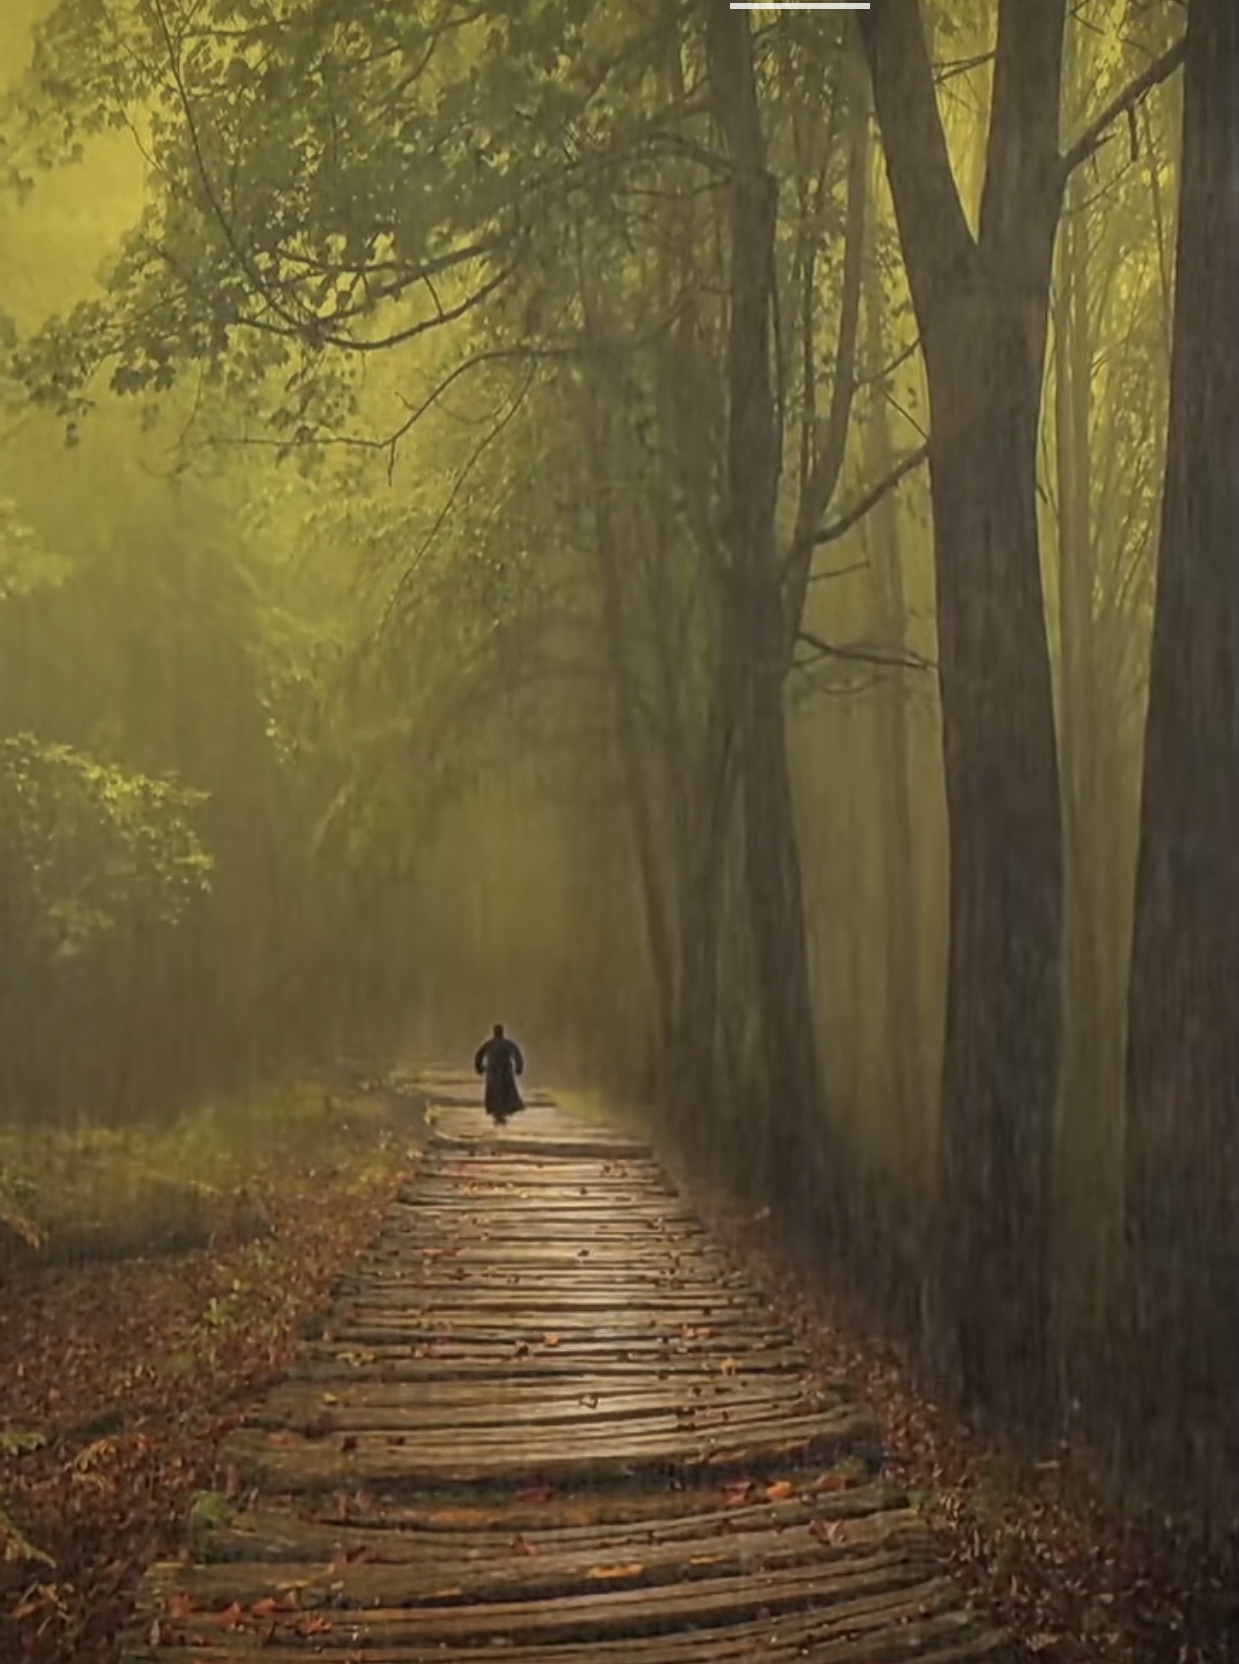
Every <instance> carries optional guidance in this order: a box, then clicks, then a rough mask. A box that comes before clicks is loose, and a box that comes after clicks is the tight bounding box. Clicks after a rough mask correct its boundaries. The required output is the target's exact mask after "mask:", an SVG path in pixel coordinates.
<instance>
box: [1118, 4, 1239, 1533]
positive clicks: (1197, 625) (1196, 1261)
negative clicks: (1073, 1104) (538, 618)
mask: <svg viewBox="0 0 1239 1664" xmlns="http://www.w3.org/2000/svg"><path fill="white" fill-rule="evenodd" d="M1187 40H1188V44H1187V60H1186V70H1185V82H1184V110H1183V167H1182V198H1181V205H1180V214H1179V229H1178V249H1177V260H1176V279H1175V281H1176V291H1175V322H1174V345H1173V353H1172V360H1171V381H1170V428H1169V441H1168V450H1167V459H1166V488H1165V497H1164V500H1163V507H1162V527H1161V546H1160V552H1159V556H1158V572H1157V605H1156V614H1155V619H1154V627H1153V648H1152V659H1151V667H1150V682H1149V709H1148V725H1147V730H1146V735H1145V757H1144V786H1143V795H1142V802H1141V825H1140V855H1139V866H1138V873H1137V883H1136V919H1135V935H1134V942H1133V949H1132V970H1131V989H1130V1011H1129V1025H1128V1033H1129V1041H1128V1060H1127V1115H1128V1121H1127V1161H1126V1180H1127V1203H1126V1206H1127V1224H1128V1231H1129V1239H1130V1254H1131V1267H1130V1270H1131V1306H1132V1320H1133V1326H1134V1340H1135V1342H1136V1345H1137V1348H1138V1351H1137V1355H1136V1357H1135V1359H1134V1360H1133V1365H1134V1367H1133V1369H1132V1371H1131V1372H1130V1373H1129V1377H1128V1379H1129V1382H1130V1383H1131V1386H1132V1392H1131V1399H1130V1404H1129V1410H1130V1413H1131V1423H1130V1425H1131V1434H1132V1440H1133V1450H1132V1454H1133V1457H1134V1459H1135V1460H1136V1461H1138V1462H1142V1463H1151V1464H1152V1466H1153V1467H1154V1468H1155V1469H1157V1468H1160V1470H1161V1472H1160V1477H1161V1478H1163V1479H1164V1480H1168V1481H1169V1482H1170V1483H1172V1484H1175V1485H1178V1486H1182V1487H1184V1488H1185V1489H1186V1491H1187V1493H1188V1495H1189V1496H1192V1495H1193V1494H1194V1496H1195V1499H1196V1500H1197V1501H1198V1502H1199V1501H1201V1500H1202V1499H1205V1500H1207V1502H1208V1503H1209V1504H1211V1505H1212V1506H1214V1507H1216V1508H1218V1509H1219V1510H1221V1509H1229V1508H1230V1507H1232V1506H1233V1501H1234V1494H1235V1487H1236V1484H1239V1352H1237V1350H1236V1344H1235V1342H1236V1328H1235V1325H1236V1313H1237V1312H1239V580H1237V568H1236V557H1235V538H1236V528H1239V308H1237V307H1236V301H1235V296H1236V294H1239V10H1237V9H1236V7H1235V5H1234V0H1191V3H1190V5H1189V8H1188V25H1187Z"/></svg>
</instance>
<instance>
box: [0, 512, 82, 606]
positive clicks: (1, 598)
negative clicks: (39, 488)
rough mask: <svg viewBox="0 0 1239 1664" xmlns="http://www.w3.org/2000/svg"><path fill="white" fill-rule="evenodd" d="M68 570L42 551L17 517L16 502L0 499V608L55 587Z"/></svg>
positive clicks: (62, 561)
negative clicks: (5, 604) (16, 598)
mask: <svg viewBox="0 0 1239 1664" xmlns="http://www.w3.org/2000/svg"><path fill="white" fill-rule="evenodd" d="M70 571H71V567H70V564H69V562H68V561H67V560H65V559H64V558H63V556H61V555H57V554H53V553H52V551H51V550H49V549H47V548H45V547H44V546H43V545H42V544H41V543H40V541H39V539H38V538H37V537H36V536H35V533H34V532H33V530H32V529H31V528H30V527H29V526H28V525H26V524H25V522H24V521H23V520H22V519H21V518H20V517H19V515H18V511H17V505H16V503H14V502H12V501H10V500H8V499H7V498H0V606H3V604H4V603H5V602H6V601H10V600H13V599H14V598H15V597H16V596H19V595H30V594H32V593H33V592H34V591H35V590H38V589H41V588H43V587H44V586H45V585H46V586H51V587H55V586H56V585H58V584H61V583H63V582H64V580H65V578H66V577H67V576H68V575H69V572H70Z"/></svg>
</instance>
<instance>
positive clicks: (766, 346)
mask: <svg viewBox="0 0 1239 1664" xmlns="http://www.w3.org/2000/svg"><path fill="white" fill-rule="evenodd" d="M705 22H706V52H707V59H708V65H709V75H710V82H711V90H712V95H713V101H714V107H715V113H716V119H717V121H718V124H719V127H720V129H721V131H722V133H723V136H724V140H725V142H726V146H727V151H728V154H729V157H730V161H731V177H730V207H731V227H730V271H731V280H730V295H731V306H730V320H729V341H728V435H727V515H726V525H727V553H728V562H727V574H726V595H725V600H724V605H725V608H726V612H727V618H726V620H725V623H724V639H725V641H726V642H727V644H728V649H729V654H728V656H729V659H730V663H731V667H732V677H731V686H732V688H733V690H734V696H735V697H734V703H733V705H732V714H733V721H734V732H735V746H736V771H737V776H736V777H737V787H738V794H739V803H740V808H741V813H742V815H743V818H744V840H743V848H744V863H745V866H744V874H745V886H744V887H745V894H746V897H747V903H748V925H749V930H750V932H751V934H752V950H753V964H754V970H755V976H756V989H755V994H756V1000H757V1005H758V1010H759V1013H760V1020H761V1045H762V1060H763V1066H764V1072H765V1077H766V1078H765V1086H766V1091H767V1094H768V1107H767V1117H766V1128H767V1136H766V1142H765V1150H764V1159H763V1163H762V1165H763V1173H762V1178H763V1181H764V1182H765V1183H766V1184H767V1185H770V1184H773V1183H775V1182H777V1183H778V1184H779V1186H780V1188H781V1190H782V1193H783V1194H784V1195H785V1196H786V1197H788V1199H789V1200H791V1201H792V1204H793V1206H796V1205H797V1204H800V1205H807V1203H808V1200H809V1196H808V1193H807V1186H808V1185H809V1184H810V1183H811V1179H810V1178H809V1163H810V1162H811V1160H812V1158H813V1156H814V1155H815V1142H814V1138H813V1134H812V1119H811V1117H812V1116H813V1114H814V1112H815V1111H817V1110H818V1109H819V1108H820V1105H821V1088H820V1081H819V1067H818V1059H817V1049H816V1040H815V1034H814V1021H813V1002H812V997H811V992H810V985H809V958H808V943H807V940H806V934H805V919H804V901H803V896H802V890H801V875H800V858H799V851H798V848H797V842H796V824H795V805H794V802H793V797H792V781H791V770H790V767H789V761H788V748H787V731H786V713H785V709H784V699H783V683H784V673H785V667H786V630H787V626H786V618H785V612H784V603H783V589H782V574H781V570H780V560H779V551H778V546H777V541H776V534H775V504H776V498H777V493H778V482H779V471H780V461H781V458H780V434H779V428H778V422H777V417H776V410H775V401H774V392H773V387H772V377H771V327H772V308H773V284H774V259H775V255H774V237H775V223H776V216H777V208H778V199H777V187H776V184H775V181H774V179H773V177H772V176H771V174H770V173H769V171H768V169H767V167H766V163H765V149H764V142H763V137H762V130H761V115H760V110H759V107H758V101H757V87H756V81H755V78H754V72H753V57H752V41H751V36H750V32H749V22H748V18H747V17H746V15H745V14H744V13H743V12H735V11H732V10H731V9H730V8H729V6H728V4H727V0H706V7H705ZM820 1135H821V1129H819V1136H820ZM802 1187H805V1188H804V1189H803V1190H802ZM798 1193H799V1194H798Z"/></svg>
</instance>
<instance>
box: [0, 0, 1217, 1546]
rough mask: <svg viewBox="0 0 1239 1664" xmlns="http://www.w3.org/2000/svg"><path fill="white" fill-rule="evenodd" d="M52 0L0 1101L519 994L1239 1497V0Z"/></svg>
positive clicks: (25, 55)
mask: <svg viewBox="0 0 1239 1664" xmlns="http://www.w3.org/2000/svg"><path fill="white" fill-rule="evenodd" d="M1185 22H1186V28H1187V45H1186V48H1185V46H1184V39H1183V37H1184V27H1185ZM29 25H37V27H36V29H35V33H34V34H33V36H28V35H27V33H26V30H27V27H28V26H29ZM0 28H2V29H3V31H4V36H3V38H2V39H0V52H3V62H4V64H5V65H6V66H9V67H10V69H11V75H10V91H9V95H8V104H7V109H6V115H5V119H4V123H3V130H2V133H3V136H2V142H0V174H2V175H3V179H4V182H5V184H6V186H7V187H8V188H7V190H6V192H5V195H4V196H3V198H0V313H3V314H4V317H3V319H0V324H2V326H3V362H2V365H0V370H2V375H3V380H2V384H0V392H2V394H3V406H2V409H0V499H2V502H0V920H2V925H0V928H2V931H3V939H4V954H3V960H2V961H0V1094H2V1097H3V1113H4V1115H5V1117H6V1119H8V1120H9V1121H11V1122H14V1123H16V1124H18V1125H28V1126H33V1125H38V1124H43V1123H46V1122H48V1121H60V1122H62V1123H64V1124H66V1125H76V1124H80V1123H84V1122H86V1123H88V1122H92V1121H94V1122H102V1123H104V1124H113V1123H117V1122H121V1123H123V1122H126V1121H131V1120H134V1119H141V1118H144V1117H152V1116H154V1117H158V1116H160V1115H164V1114H166V1113H167V1112H168V1110H169V1108H170V1107H171V1106H173V1105H174V1104H179V1103H183V1102H186V1101H190V1100H193V1099H194V1098H197V1097H201V1096H203V1095H206V1094H211V1093H215V1092H218V1091H222V1090H226V1089H228V1088H230V1087H236V1086H240V1085H243V1084H245V1083H247V1082H250V1081H252V1080H254V1079H256V1078H261V1077H263V1076H265V1075H267V1076H269V1075H273V1074H275V1073H278V1072H279V1071H280V1070H281V1069H284V1068H287V1067H290V1066H292V1065H293V1064H294V1063H297V1062H300V1061H302V1060H304V1059H306V1058H310V1057H314V1056H321V1055H324V1054H332V1053H340V1052H344V1053H356V1054H363V1053H367V1052H376V1051H381V1050H382V1049H384V1048H385V1047H389V1046H395V1045H398V1044H403V1045H405V1046H412V1047H414V1048H416V1047H418V1046H426V1045H432V1046H434V1047H435V1048H437V1049H440V1050H443V1049H449V1048H456V1049H459V1050H462V1051H463V1050H464V1049H465V1048H466V1047H468V1048H471V1047H472V1045H473V1044H475V1043H476V1040H477V1039H478V1038H479V1037H480V1035H481V1034H482V1033H484V1032H485V1030H486V1027H487V1026H488V1025H489V1022H490V1021H491V1020H492V1018H494V1017H496V1016H502V1017H504V1018H505V1020H507V1021H508V1022H509V1023H510V1025H511V1026H512V1027H513V1028H514V1029H515V1030H516V1031H517V1032H518V1033H519V1034H520V1036H521V1038H522V1040H523V1041H524V1043H525V1044H526V1045H527V1048H528V1051H529V1053H530V1056H531V1060H533V1061H536V1066H537V1068H538V1069H539V1072H541V1073H543V1074H545V1075H551V1074H555V1073H557V1074H559V1075H561V1076H565V1075H566V1076H570V1077H575V1078H578V1079H585V1080H589V1081H592V1082H595V1083H597V1082H605V1083H606V1084H608V1085H609V1086H610V1087H611V1088H612V1089H614V1090H615V1091H617V1092H622V1093H625V1094H627V1095H629V1096H631V1097H635V1098H639V1099H640V1100H642V1101H643V1102H647V1103H649V1104H651V1105H652V1106H654V1107H655V1108H656V1110H657V1113H658V1114H659V1115H660V1117H661V1118H662V1120H663V1122H664V1125H665V1127H666V1129H667V1134H668V1136H669V1137H671V1138H673V1139H674V1140H675V1142H676V1143H677V1144H678V1145H679V1146H680V1147H681V1148H682V1149H683V1150H684V1151H685V1152H686V1154H687V1155H688V1156H689V1157H690V1158H691V1159H692V1160H694V1161H695V1162H697V1163H698V1164H699V1165H700V1166H702V1167H704V1168H708V1169H709V1170H711V1171H713V1172H715V1173H717V1174H719V1175H720V1176H723V1177H725V1178H727V1179H729V1180H730V1181H731V1182H733V1183H735V1184H737V1185H742V1186H745V1187H748V1188H749V1189H751V1191H752V1192H753V1194H754V1195H755V1196H760V1197H761V1198H762V1199H763V1200H768V1201H770V1202H771V1204H772V1205H773V1206H774V1207H775V1208H776V1209H777V1210H778V1211H779V1212H780V1213H781V1215H783V1216H784V1217H785V1218H786V1220H787V1221H788V1224H789V1226H790V1227H791V1228H793V1229H794V1230H795V1231H796V1232H797V1234H798V1235H799V1236H800V1238H801V1239H802V1241H804V1242H805V1244H806V1246H808V1247H809V1248H810V1250H811V1251H812V1252H813V1253H814V1254H815V1255H817V1256H818V1257H819V1259H820V1261H821V1263H822V1265H823V1267H824V1269H825V1270H826V1271H827V1272H828V1273H829V1274H830V1275H831V1276H832V1277H834V1278H835V1279H837V1280H838V1281H839V1282H840V1283H841V1284H842V1285H843V1286H846V1287H848V1288H850V1289H851V1290H852V1291H853V1292H854V1293H855V1295H856V1296H857V1297H858V1298H859V1299H860V1300H861V1301H862V1302H863V1303H864V1305H865V1306H866V1309H867V1310H869V1311H870V1312H871V1313H872V1314H873V1316H874V1317H875V1318H876V1319H877V1320H878V1321H879V1322H881V1323H882V1324H883V1325H884V1326H885V1327H886V1328H887V1329H888V1330H889V1331H890V1332H891V1333H893V1334H895V1335H897V1336H898V1337H900V1338H901V1340H902V1341H904V1342H905V1343H906V1344H907V1346H908V1347H909V1349H910V1350H911V1352H912V1353H913V1354H914V1355H915V1356H916V1357H917V1358H918V1359H919V1360H920V1362H921V1364H922V1365H923V1367H924V1369H925V1370H926V1372H927V1374H928V1376H929V1378H930V1379H932V1380H934V1381H936V1382H938V1383H940V1384H941V1385H942V1386H943V1387H944V1388H945V1389H947V1390H948V1392H949V1395H950V1396H951V1397H952V1398H953V1399H954V1400H955V1401H957V1402H959V1403H960V1404H962V1405H963V1406H964V1407H965V1408H966V1409H968V1410H969V1411H971V1412H972V1413H974V1414H978V1415H981V1416H983V1417H988V1418H991V1419H993V1420H995V1421H997V1422H998V1423H999V1424H1000V1425H1003V1426H1005V1427H1008V1428H1013V1429H1022V1430H1024V1431H1025V1432H1028V1433H1030V1434H1032V1435H1034V1436H1035V1437H1036V1438H1038V1439H1040V1440H1043V1441H1044V1440H1049V1439H1053V1438H1056V1437H1071V1438H1073V1439H1074V1438H1077V1437H1083V1438H1085V1439H1087V1440H1088V1441H1089V1442H1091V1443H1092V1444H1093V1445H1094V1447H1095V1448H1096V1449H1097V1451H1098V1452H1099V1454H1100V1455H1101V1456H1102V1457H1103V1459H1104V1460H1105V1462H1106V1464H1107V1465H1108V1467H1109V1468H1110V1470H1111V1472H1112V1473H1113V1474H1114V1475H1115V1476H1117V1477H1122V1478H1123V1479H1125V1480H1127V1481H1134V1482H1135V1483H1137V1484H1139V1485H1151V1486H1153V1487H1154V1488H1155V1490H1156V1493H1157V1494H1158V1495H1159V1496H1161V1497H1164V1498H1165V1499H1166V1500H1167V1501H1168V1502H1170V1503H1171V1504H1173V1505H1175V1506H1184V1507H1188V1508H1190V1509H1192V1510H1194V1511H1197V1512H1200V1513H1202V1514H1203V1515H1205V1516H1206V1517H1207V1518H1208V1519H1209V1520H1210V1521H1211V1522H1212V1523H1213V1524H1215V1525H1224V1524H1225V1523H1226V1520H1227V1518H1228V1516H1229V1513H1230V1512H1231V1511H1232V1510H1233V1498H1234V1495H1235V1485H1236V1481H1237V1480H1239V1426H1237V1424H1236V1406H1237V1405H1239V1375H1237V1374H1236V1371H1237V1368H1239V1365H1237V1363H1236V1358H1235V1353H1234V1348H1233V1344H1232V1335H1233V1323H1234V1313H1235V1311H1236V1309H1239V1196H1237V1194H1236V1192H1237V1188H1239V1163H1237V1161H1236V1157H1237V1156H1239V1151H1236V1148H1235V1145H1236V1135H1235V1128H1236V1110H1237V1108H1239V1106H1237V1105H1236V1103H1235V1097H1236V1090H1237V1086H1236V1083H1237V1082H1239V1056H1237V1055H1236V1049H1237V1046H1239V1023H1236V1020H1235V1019H1236V1015H1237V1012H1239V999H1237V997H1236V996H1237V994H1239V968H1237V967H1236V956H1237V955H1239V856H1237V854H1236V852H1237V851H1239V802H1237V801H1236V798H1237V794H1236V792H1235V781H1236V777H1237V770H1239V695H1237V691H1236V681H1235V678H1236V674H1237V671H1236V665H1237V662H1239V622H1237V619H1236V607H1237V605H1239V586H1236V584H1235V582H1234V578H1235V573H1234V557H1233V534H1234V527H1235V525H1236V523H1239V514H1237V510H1239V504H1237V503H1236V501H1235V497H1236V493H1237V491H1239V484H1237V480H1239V470H1237V469H1236V466H1235V463H1236V451H1237V448H1239V405H1237V388H1236V380H1237V377H1239V369H1237V365H1239V342H1236V338H1235V337H1236V331H1237V320H1236V315H1235V309H1234V304H1233V295H1234V293H1235V287H1236V286H1235V279H1236V277H1239V188H1237V185H1236V180H1237V169H1239V93H1237V92H1236V88H1237V87H1239V23H1237V21H1236V17H1235V16H1234V14H1233V9H1232V7H1231V5H1230V3H1229V0H1190V4H1189V5H1188V6H1187V7H1184V6H1181V5H1179V4H1177V3H1169V0H1167V3H1161V4H1144V3H1141V0H1083V3H1081V4H1079V5H1076V6H1073V7H1072V8H1070V10H1069V8H1068V7H1067V5H1066V3H1065V0H1047V3H1046V4H1044V5H1041V6H1039V7H1036V8H1034V7H1028V6H1021V5H1019V4H1018V3H1017V0H956V3H953V4H952V5H950V6H939V5H937V4H931V3H929V0H882V3H881V4H879V5H876V6H875V7H874V8H873V9H872V11H871V12H870V13H869V14H868V15H867V16H864V17H862V18H860V19H859V22H858V21H857V20H852V19H846V18H831V17H826V16H820V15H815V14H806V15H805V16H779V17H773V16H771V17H760V16H759V17H755V19H754V20H753V21H752V22H750V20H749V18H748V17H746V16H745V14H743V13H732V12H730V10H729V9H728V8H727V7H725V6H723V5H721V4H718V3H714V0H695V3H686V4H682V5H666V4H662V3H659V4H654V3H653V0H646V3H638V0H623V3H622V4H620V3H619V0H616V3H614V4H612V3H610V0H598V3H597V4H595V5H593V6H592V7H590V8H588V9H583V8H580V7H579V6H576V5H573V4H569V3H564V0H521V3H518V0H488V3H474V4H466V3H464V0H439V3H437V4H429V3H427V4H418V5H413V4H410V5H406V6H399V7H388V8H384V9H383V10H382V11H381V12H380V13H379V14H378V15H377V16H375V17H370V16H363V15H362V14H361V13H360V12H359V10H358V8H356V7H354V6H350V5H347V4H341V3H338V0H287V3H284V0H198V3H193V4H191V3H189V0H111V3H109V4H106V5H105V4H101V3H96V0H60V3H58V4H52V5H40V4H36V3H34V0H30V3H29V4H27V5H26V6H25V7H24V8H23V7H22V6H16V7H12V6H11V7H9V8H6V12H5V16H4V19H3V22H2V23H0ZM2 1178H3V1175H2V1174H0V1180H2ZM5 1205H6V1202H5V1197H4V1196H3V1194H0V1207H3V1206H5ZM10 1205H11V1206H13V1207H16V1202H15V1201H12V1202H11V1204H10Z"/></svg>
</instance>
